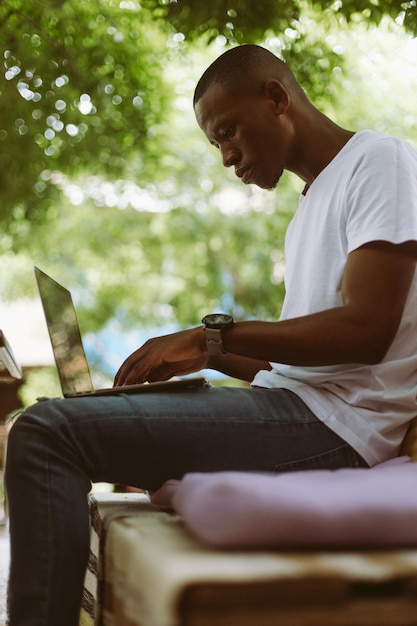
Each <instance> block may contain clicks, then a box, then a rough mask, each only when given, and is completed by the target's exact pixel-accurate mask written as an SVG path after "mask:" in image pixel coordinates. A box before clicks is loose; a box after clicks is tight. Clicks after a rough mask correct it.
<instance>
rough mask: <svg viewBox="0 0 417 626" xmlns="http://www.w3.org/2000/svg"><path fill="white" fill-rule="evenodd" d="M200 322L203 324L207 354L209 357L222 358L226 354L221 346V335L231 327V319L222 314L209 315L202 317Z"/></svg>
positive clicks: (229, 316) (232, 322) (232, 321)
mask: <svg viewBox="0 0 417 626" xmlns="http://www.w3.org/2000/svg"><path fill="white" fill-rule="evenodd" d="M201 321H202V322H203V328H204V333H205V341H206V350H207V352H208V353H209V355H210V356H214V357H224V356H225V355H226V354H227V352H226V350H225V349H224V346H223V335H222V333H223V332H225V331H227V330H228V329H230V328H231V327H232V326H233V324H234V320H233V317H232V316H231V315H225V314H223V313H211V314H209V315H206V316H204V317H203V319H202V320H201Z"/></svg>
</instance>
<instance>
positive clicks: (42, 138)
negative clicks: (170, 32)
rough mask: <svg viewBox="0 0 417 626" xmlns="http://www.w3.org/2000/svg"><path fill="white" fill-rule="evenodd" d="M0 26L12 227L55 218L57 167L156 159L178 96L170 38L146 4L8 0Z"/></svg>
mask: <svg viewBox="0 0 417 626" xmlns="http://www.w3.org/2000/svg"><path fill="white" fill-rule="evenodd" d="M122 4H123V3H121V4H120V6H121V5H122ZM0 29H1V33H2V36H1V52H2V56H3V63H4V71H3V72H2V75H1V78H0V80H1V82H0V185H1V189H2V203H1V207H0V219H2V221H3V223H4V224H5V225H6V226H7V225H10V224H13V222H14V221H17V222H20V221H22V220H24V219H30V220H31V221H39V220H41V219H43V218H44V217H45V211H47V210H48V209H50V208H51V206H53V203H55V202H56V201H57V199H58V193H57V187H56V186H54V185H53V184H52V183H53V177H52V176H51V173H50V172H51V171H53V170H56V169H57V170H62V171H65V172H66V173H67V174H69V175H74V174H75V173H76V172H78V171H80V170H83V169H88V170H89V172H91V173H94V174H105V175H106V176H107V177H109V178H113V179H114V178H116V177H117V176H119V175H120V174H121V173H122V172H124V170H125V167H126V162H127V161H131V159H132V157H135V158H136V168H137V169H139V168H142V169H143V163H144V162H148V161H149V162H151V161H152V159H154V158H155V143H156V137H157V136H158V124H159V123H160V121H161V119H162V118H163V115H164V110H165V109H166V107H167V103H168V102H169V101H170V94H169V91H168V89H167V86H166V85H165V84H164V81H163V64H164V57H163V54H161V50H162V51H164V49H165V37H164V36H163V35H162V34H161V33H160V32H159V31H156V30H155V28H154V27H153V25H152V23H151V20H150V19H149V15H148V14H147V13H146V12H144V11H140V10H139V9H137V10H135V11H130V10H128V9H122V8H120V7H119V6H118V5H117V7H116V4H115V3H112V2H109V1H108V0H67V1H66V2H53V3H50V2H49V3H46V2H43V1H41V0H34V1H33V2H30V3H28V2H26V0H3V2H2V3H1V5H0ZM150 136H152V142H149V141H148V139H149V137H150ZM148 146H149V150H150V152H151V153H152V159H147V158H146V157H147V154H148Z"/></svg>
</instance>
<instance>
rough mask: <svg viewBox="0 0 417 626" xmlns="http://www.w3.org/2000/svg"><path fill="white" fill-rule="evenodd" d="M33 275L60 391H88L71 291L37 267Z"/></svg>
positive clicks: (82, 351)
mask: <svg viewBox="0 0 417 626" xmlns="http://www.w3.org/2000/svg"><path fill="white" fill-rule="evenodd" d="M35 276H36V282H37V284H38V289H39V295H40V297H41V301H42V306H43V310H44V313H45V318H46V324H47V327H48V332H49V336H50V338H51V344H52V350H53V353H54V358H55V363H56V366H57V370H58V375H59V379H60V382H61V387H62V391H63V393H64V395H65V393H67V392H83V391H90V390H91V389H92V388H93V385H92V382H91V376H90V371H89V367H88V363H87V359H86V356H85V352H84V347H83V344H82V340H81V334H80V328H79V325H78V320H77V315H76V312H75V308H74V304H73V301H72V297H71V294H70V292H69V291H68V289H65V287H63V286H62V285H60V284H59V283H57V282H56V281H55V280H53V279H52V278H51V277H50V276H48V275H47V274H45V272H42V270H40V269H39V268H38V267H35Z"/></svg>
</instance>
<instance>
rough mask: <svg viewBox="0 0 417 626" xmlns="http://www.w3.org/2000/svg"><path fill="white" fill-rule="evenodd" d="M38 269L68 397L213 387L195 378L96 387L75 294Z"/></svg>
mask: <svg viewBox="0 0 417 626" xmlns="http://www.w3.org/2000/svg"><path fill="white" fill-rule="evenodd" d="M34 269H35V277H36V282H37V284H38V289H39V295H40V297H41V301H42V306H43V310H44V313H45V319H46V324H47V327H48V332H49V337H50V339H51V344H52V351H53V353H54V358H55V363H56V367H57V370H58V376H59V380H60V383H61V388H62V393H63V396H64V398H72V397H78V396H104V395H118V394H120V393H134V394H136V393H149V392H152V391H179V390H182V389H189V388H194V387H204V386H209V382H208V381H207V380H206V379H205V378H202V377H192V378H182V379H179V380H168V381H163V382H155V383H143V384H136V385H126V386H123V387H109V388H106V389H94V388H93V383H92V380H91V375H90V368H89V366H88V362H87V358H86V355H85V352H84V347H83V343H82V339H81V333H80V328H79V325H78V320H77V314H76V311H75V307H74V304H73V301H72V296H71V293H70V292H69V291H68V289H66V288H65V287H63V286H62V285H60V284H59V283H57V282H56V280H54V279H53V278H51V277H50V276H48V275H47V274H45V272H43V271H42V270H40V269H39V268H38V267H35V268H34Z"/></svg>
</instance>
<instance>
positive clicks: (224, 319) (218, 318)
mask: <svg viewBox="0 0 417 626" xmlns="http://www.w3.org/2000/svg"><path fill="white" fill-rule="evenodd" d="M201 321H202V322H203V324H204V325H205V326H208V327H209V328H224V327H225V326H231V325H232V324H233V317H232V316H231V315H225V314H224V313H210V315H206V316H205V317H203V319H202V320H201Z"/></svg>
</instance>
